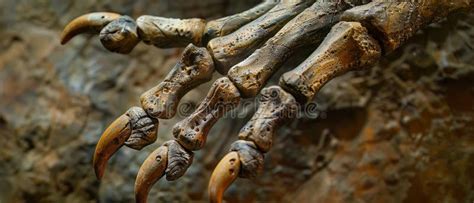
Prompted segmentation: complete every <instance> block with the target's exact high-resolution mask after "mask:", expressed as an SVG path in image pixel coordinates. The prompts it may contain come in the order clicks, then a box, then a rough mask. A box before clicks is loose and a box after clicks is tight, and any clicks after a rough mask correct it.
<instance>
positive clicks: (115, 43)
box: [99, 16, 140, 54]
mask: <svg viewBox="0 0 474 203" xmlns="http://www.w3.org/2000/svg"><path fill="white" fill-rule="evenodd" d="M99 36H100V42H102V45H103V46H104V47H105V48H106V49H108V50H109V51H111V52H117V53H121V54H128V53H130V52H131V51H132V50H133V48H135V46H136V45H137V44H138V42H140V38H139V37H138V33H137V24H136V23H135V21H134V20H133V19H132V18H130V17H128V16H121V17H119V18H117V19H115V20H113V21H112V22H110V23H109V24H107V25H106V26H105V27H104V28H103V29H102V30H101V31H100V35H99Z"/></svg>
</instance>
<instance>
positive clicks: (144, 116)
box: [61, 0, 474, 202]
mask: <svg viewBox="0 0 474 203" xmlns="http://www.w3.org/2000/svg"><path fill="white" fill-rule="evenodd" d="M473 6H474V3H473V2H472V0H454V1H453V0H449V1H448V0H425V1H420V2H405V1H392V2H387V1H381V0H374V1H372V2H369V1H367V0H343V1H340V0H335V1H316V2H315V1H312V0H281V1H275V0H267V1H264V2H263V3H261V4H259V5H257V6H256V7H254V8H252V9H250V10H248V11H244V12H242V13H239V14H235V15H233V16H228V17H225V18H221V19H217V20H214V21H210V22H205V21H204V20H202V19H185V20H181V19H169V18H162V17H154V16H142V17H140V18H138V19H137V21H136V23H135V21H134V20H133V19H131V18H129V17H126V16H120V15H118V14H113V13H92V14H87V15H84V16H81V17H79V18H77V19H75V20H73V21H72V22H71V23H70V24H69V25H68V26H66V28H65V30H64V32H63V35H62V37H61V43H63V44H64V43H66V42H67V41H69V40H70V39H71V38H72V37H74V36H75V35H77V34H79V33H82V32H86V31H92V32H96V33H98V32H100V40H101V42H102V44H103V45H104V47H106V48H107V49H109V50H111V51H114V52H118V53H129V52H130V51H131V50H132V49H133V48H134V47H135V46H136V45H137V43H139V42H140V41H143V42H144V43H146V44H153V45H155V46H157V47H162V48H167V47H178V46H186V45H188V44H189V45H188V46H187V47H186V49H185V50H184V53H183V55H182V58H181V60H180V61H179V62H178V63H177V64H176V66H175V67H174V68H173V70H172V71H171V72H170V73H169V74H168V76H166V78H165V79H164V81H163V82H162V83H160V84H158V85H157V86H156V87H154V88H152V89H150V90H148V91H147V92H145V93H144V94H143V95H142V96H141V98H140V101H141V105H142V107H133V108H131V109H130V110H128V111H127V112H126V113H125V114H124V115H122V116H120V117H119V118H118V119H117V120H116V121H114V122H113V123H112V124H111V125H110V126H109V127H108V128H107V129H106V131H105V132H104V134H103V135H102V137H101V139H100V140H99V143H98V144H97V148H96V153H95V156H94V168H95V170H96V174H97V177H98V178H100V177H102V175H103V172H104V168H105V165H106V162H107V160H108V159H109V158H110V156H112V154H113V153H114V152H115V151H117V150H118V149H119V148H120V147H121V146H123V145H126V146H128V147H131V148H134V149H141V148H142V147H144V146H146V145H148V144H150V143H152V142H154V141H155V140H156V133H157V128H158V119H169V118H171V117H173V116H174V115H175V114H176V108H177V105H178V103H179V101H180V99H181V97H182V96H183V95H185V94H186V93H187V92H188V91H189V90H191V89H192V88H194V87H196V86H198V85H200V84H202V83H205V82H208V81H210V80H211V77H212V74H213V72H214V70H217V71H218V72H219V73H221V74H223V75H225V76H224V77H222V78H220V79H218V80H216V81H215V82H214V84H213V85H212V87H211V89H210V91H209V93H208V95H207V96H206V98H205V99H204V101H203V102H202V103H201V104H200V105H199V106H198V108H197V109H196V111H195V112H194V113H192V114H191V115H190V116H189V117H187V118H185V119H184V120H182V121H181V122H179V123H177V124H176V125H175V127H174V129H173V135H174V137H175V139H174V140H170V141H167V142H165V143H164V144H163V145H162V146H161V147H159V148H158V149H157V150H155V151H154V152H153V153H152V154H150V156H149V157H148V158H147V159H146V160H145V162H144V163H143V165H142V167H141V168H140V170H139V172H138V175H137V179H136V184H135V194H136V200H137V202H146V198H147V195H148V191H149V190H150V188H151V187H152V185H153V184H154V183H155V182H156V181H158V180H159V179H160V178H161V177H162V176H164V175H166V179H168V180H175V179H177V178H179V177H180V176H182V175H183V174H184V173H185V172H186V170H187V168H188V167H189V166H190V165H191V163H192V159H193V151H196V150H199V149H201V148H202V147H203V146H204V144H205V142H206V138H207V135H208V133H209V131H210V130H211V128H212V126H213V125H214V123H215V122H216V121H217V120H218V119H219V118H220V117H222V116H223V115H224V113H225V112H227V111H229V110H232V109H234V108H236V107H237V106H238V104H239V102H240V100H241V98H250V97H255V96H257V95H258V94H259V93H260V103H259V108H258V110H257V111H256V113H255V114H254V116H253V117H252V118H251V119H250V121H248V123H247V124H246V125H245V126H244V128H243V129H242V130H241V132H240V133H239V136H238V138H239V140H238V141H236V142H235V143H234V144H233V145H232V146H231V149H230V152H229V153H228V154H227V155H226V156H225V157H224V158H223V159H222V160H221V162H220V163H219V164H218V165H217V167H216V169H215V171H214V172H213V174H212V177H211V180H210V183H209V196H210V197H209V198H210V200H211V202H221V201H222V196H223V193H224V191H225V189H226V188H227V187H228V186H229V185H230V184H231V183H232V182H233V181H234V180H235V179H236V178H237V177H243V178H252V177H255V176H257V174H258V173H259V172H260V171H262V169H263V164H264V163H263V160H264V158H263V157H264V153H265V152H267V151H269V150H270V148H271V146H272V137H273V135H274V134H275V131H276V130H277V129H278V127H279V126H280V125H281V124H282V121H284V120H285V119H291V118H292V117H293V115H295V112H296V111H297V110H298V105H301V104H305V103H306V102H308V101H311V100H312V99H313V98H314V97H315V95H316V94H317V92H318V91H319V90H320V89H321V87H323V86H324V85H325V84H326V83H327V82H328V81H330V80H331V79H333V78H335V77H337V76H339V75H342V74H344V73H346V72H348V71H352V70H358V69H363V68H370V67H371V66H372V65H373V64H375V63H376V62H377V61H378V60H379V58H380V57H382V56H383V55H384V54H387V53H389V52H391V51H393V50H394V49H396V48H398V47H399V46H401V45H402V44H403V43H404V42H405V41H406V40H407V39H408V38H410V37H411V36H413V35H414V34H415V33H416V32H417V31H418V30H419V29H421V28H423V27H424V26H426V25H428V24H430V23H432V22H435V21H437V20H439V19H441V18H444V17H445V16H447V15H448V14H449V13H451V12H454V11H458V10H463V9H472V7H473ZM321 41H322V42H321ZM320 42H321V44H320V45H319V47H317V49H316V50H315V51H314V52H313V53H312V54H311V56H309V57H308V59H306V60H305V61H304V62H302V63H301V64H300V65H299V66H298V67H296V68H295V69H294V70H291V71H289V72H287V73H285V74H283V75H282V76H281V77H280V86H271V87H267V88H264V87H265V85H266V83H267V81H268V80H269V78H270V77H272V75H273V74H274V73H275V72H276V71H277V70H278V69H279V68H280V67H281V66H282V64H283V63H284V62H285V61H286V60H287V59H288V58H289V57H291V56H292V55H293V54H294V53H295V50H296V49H298V48H299V47H302V46H305V45H316V44H318V43H320ZM190 43H191V44H190ZM198 46H204V47H206V48H199V47H198Z"/></svg>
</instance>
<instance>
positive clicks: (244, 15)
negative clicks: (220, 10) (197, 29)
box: [203, 0, 278, 44]
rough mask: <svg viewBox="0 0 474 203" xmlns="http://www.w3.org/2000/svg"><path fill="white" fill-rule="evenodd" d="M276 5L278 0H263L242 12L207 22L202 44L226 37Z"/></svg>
mask: <svg viewBox="0 0 474 203" xmlns="http://www.w3.org/2000/svg"><path fill="white" fill-rule="evenodd" d="M277 3H278V0H264V1H263V2H262V3H260V4H258V5H257V6H255V7H253V8H251V9H249V10H246V11H244V12H241V13H237V14H234V15H231V16H227V17H223V18H219V19H216V20H212V21H209V22H208V23H207V24H206V27H205V28H204V30H205V31H204V35H203V44H207V42H209V40H211V39H213V38H216V37H221V36H224V35H227V34H229V33H231V32H233V31H235V30H237V29H239V28H240V27H242V26H243V25H245V24H247V23H249V22H251V21H252V20H255V19H256V18H258V17H260V16H261V15H263V14H265V13H266V12H267V11H268V10H270V9H271V8H273V7H274V6H275V5H276V4H277Z"/></svg>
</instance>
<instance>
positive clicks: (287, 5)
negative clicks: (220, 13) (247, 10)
mask: <svg viewBox="0 0 474 203" xmlns="http://www.w3.org/2000/svg"><path fill="white" fill-rule="evenodd" d="M312 2H314V1H313V0H282V1H281V2H279V3H278V4H277V5H276V6H275V7H273V8H272V9H271V10H270V11H268V12H267V13H265V14H264V15H263V16H261V17H260V18H258V19H256V20H254V21H252V22H251V23H249V24H247V25H245V26H243V27H241V28H240V29H238V30H236V31H235V32H233V33H231V34H229V35H226V36H223V37H218V38H214V39H212V40H211V41H209V43H208V49H209V50H210V51H211V54H212V55H213V57H214V62H215V65H216V70H217V71H219V73H221V74H224V75H225V74H226V73H227V71H228V70H229V68H230V67H231V66H233V65H235V64H237V63H238V62H240V61H241V60H243V59H244V58H246V57H247V56H249V55H250V53H252V52H253V51H254V50H255V49H257V48H258V46H260V45H261V44H263V43H264V42H265V41H266V40H267V39H269V38H270V37H272V36H273V35H274V34H275V33H276V32H278V30H279V29H280V28H282V27H283V26H284V25H285V24H286V23H287V22H288V21H290V20H291V19H292V18H293V17H294V16H296V15H298V14H299V13H300V12H301V11H303V10H304V9H305V8H307V7H308V6H310V5H311V3H312Z"/></svg>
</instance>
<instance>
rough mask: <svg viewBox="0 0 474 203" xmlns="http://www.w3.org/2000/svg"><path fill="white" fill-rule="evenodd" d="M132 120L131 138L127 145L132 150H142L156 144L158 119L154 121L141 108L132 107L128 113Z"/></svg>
mask: <svg viewBox="0 0 474 203" xmlns="http://www.w3.org/2000/svg"><path fill="white" fill-rule="evenodd" d="M125 115H126V116H128V117H129V118H130V121H129V123H130V126H131V128H132V131H131V134H130V137H129V138H128V139H127V141H125V145H126V146H127V147H130V148H132V149H136V150H140V149H142V148H143V147H145V146H147V145H149V144H151V143H153V142H155V140H156V137H157V132H158V119H154V118H152V117H150V116H148V114H147V113H146V112H145V111H144V110H143V109H142V108H140V107H132V108H130V109H129V110H128V111H127V112H126V113H125Z"/></svg>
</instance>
